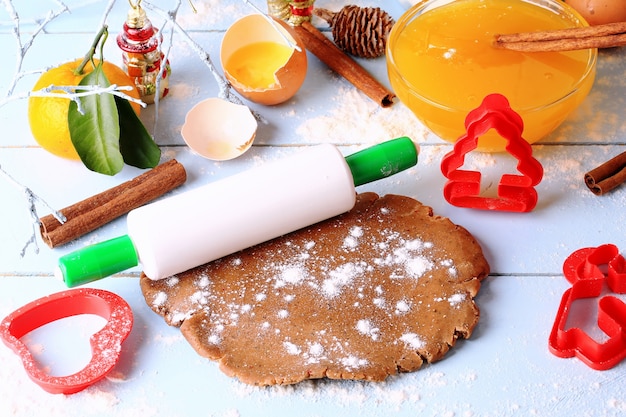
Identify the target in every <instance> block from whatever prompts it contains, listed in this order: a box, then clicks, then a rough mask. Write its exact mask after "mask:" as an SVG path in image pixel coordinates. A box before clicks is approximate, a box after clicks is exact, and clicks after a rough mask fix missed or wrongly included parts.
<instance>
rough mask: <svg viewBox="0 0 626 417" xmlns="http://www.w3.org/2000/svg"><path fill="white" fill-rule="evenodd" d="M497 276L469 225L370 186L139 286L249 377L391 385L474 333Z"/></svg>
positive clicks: (200, 345)
mask: <svg viewBox="0 0 626 417" xmlns="http://www.w3.org/2000/svg"><path fill="white" fill-rule="evenodd" d="M259 221H263V219H259ZM207 239H211V236H207ZM488 273H489V265H488V264H487V261H486V260H485V258H484V256H483V252H482V249H481V247H480V246H479V244H478V243H477V242H476V240H475V239H474V238H473V237H472V236H471V234H470V233H469V232H468V231H467V230H465V229H464V228H462V227H461V226H458V225H455V224H453V223H452V222H451V221H450V220H449V219H447V218H444V217H438V216H433V213H432V209H431V208H430V207H427V206H424V205H422V204H421V203H419V202H417V201H415V200H413V199H411V198H409V197H403V196H398V195H386V196H384V197H382V198H379V196H378V195H376V194H374V193H364V194H360V195H359V196H358V199H357V204H356V206H355V207H354V209H353V210H351V211H350V212H348V213H346V214H344V215H341V216H338V217H335V218H333V219H330V220H327V221H324V222H321V223H319V224H316V225H313V226H310V227H308V228H305V229H302V230H299V231H297V232H294V233H291V234H289V235H286V236H283V237H281V238H277V239H274V240H272V241H270V242H266V243H264V244H261V245H257V246H255V247H253V248H249V249H246V250H243V251H241V252H239V253H236V254H233V255H230V256H227V257H224V258H222V259H220V260H218V261H214V262H211V263H208V264H206V265H202V266H200V267H197V268H194V269H191V270H189V271H186V272H184V273H182V274H179V275H177V276H173V277H170V278H166V279H164V280H161V281H152V280H150V279H149V278H147V277H145V276H142V278H141V288H142V291H143V294H144V296H145V299H146V302H147V304H148V305H149V306H150V307H151V308H152V309H153V310H154V311H156V312H157V313H159V314H160V315H162V316H163V317H164V318H165V321H166V322H167V323H168V324H170V325H173V326H180V329H181V332H182V333H183V335H184V336H185V338H186V339H187V340H188V341H189V343H190V344H191V345H192V346H193V348H194V349H195V350H196V351H197V352H198V353H199V354H200V355H202V356H205V357H207V358H210V359H213V360H216V361H218V362H219V364H220V369H222V371H223V372H225V373H226V374H228V375H231V376H235V377H237V378H239V379H240V380H241V381H243V382H245V383H249V384H255V385H272V384H292V383H297V382H299V381H302V380H305V379H312V378H323V377H327V378H336V379H361V380H371V381H381V380H384V379H385V378H386V377H387V376H388V375H393V374H396V373H398V372H408V371H414V370H417V369H419V368H420V367H421V366H422V364H423V363H425V362H435V361H437V360H439V359H441V358H442V357H443V356H444V355H445V354H446V353H447V352H448V350H449V349H450V348H451V347H452V346H454V344H455V342H456V340H457V338H459V337H462V338H468V337H469V336H470V335H471V333H472V331H473V329H474V327H475V326H476V324H477V323H478V319H479V310H478V308H477V306H476V305H475V303H474V297H475V296H476V294H477V292H478V290H479V288H480V281H481V280H482V279H483V278H485V277H486V276H487V275H488Z"/></svg>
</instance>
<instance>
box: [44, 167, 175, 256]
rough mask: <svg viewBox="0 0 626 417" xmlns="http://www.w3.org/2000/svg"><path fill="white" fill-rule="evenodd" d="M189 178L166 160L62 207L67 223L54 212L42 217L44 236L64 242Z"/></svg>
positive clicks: (52, 242)
mask: <svg viewBox="0 0 626 417" xmlns="http://www.w3.org/2000/svg"><path fill="white" fill-rule="evenodd" d="M186 179H187V173H186V171H185V167H183V166H182V164H180V163H179V162H178V161H176V160H175V159H172V160H170V161H168V162H164V163H162V164H161V165H158V166H156V167H155V168H153V169H151V170H149V171H147V172H145V173H143V174H141V175H139V176H138V177H135V178H133V179H132V180H130V181H127V182H124V183H122V184H120V185H118V186H116V187H113V188H110V189H108V190H106V191H103V192H101V193H99V194H96V195H93V196H91V197H89V198H87V199H85V200H83V201H80V202H78V203H76V204H73V205H71V206H69V207H66V208H64V209H61V210H60V213H61V214H62V215H63V216H65V218H66V221H65V222H64V223H60V222H59V221H58V220H57V219H56V218H55V217H54V216H53V215H52V214H49V215H47V216H44V217H42V218H41V219H40V220H39V222H40V224H39V230H40V232H41V237H42V239H43V241H44V242H45V243H46V244H47V245H48V246H49V247H51V248H54V247H56V246H60V245H63V244H65V243H68V242H70V241H72V240H74V239H77V238H79V237H80V236H83V235H85V234H87V233H89V232H91V231H93V230H95V229H97V228H99V227H101V226H104V225H105V224H107V223H109V222H111V221H112V220H115V219H116V218H118V217H120V216H122V215H124V214H126V213H128V212H129V211H131V210H133V209H135V208H137V207H139V206H142V205H144V204H146V203H148V202H150V201H151V200H154V199H156V198H157V197H159V196H161V195H163V194H165V193H167V192H168V191H170V190H172V189H174V188H176V187H178V186H179V185H181V184H183V183H184V182H185V181H186Z"/></svg>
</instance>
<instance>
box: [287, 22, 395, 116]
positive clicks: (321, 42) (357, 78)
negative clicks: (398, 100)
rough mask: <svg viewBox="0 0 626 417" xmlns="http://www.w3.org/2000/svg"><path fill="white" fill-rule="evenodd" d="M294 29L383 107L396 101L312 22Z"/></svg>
mask: <svg viewBox="0 0 626 417" xmlns="http://www.w3.org/2000/svg"><path fill="white" fill-rule="evenodd" d="M294 29H295V30H296V32H297V33H298V35H300V38H301V39H302V42H304V45H305V47H306V49H308V50H309V51H310V52H311V53H312V54H314V55H315V56H317V57H318V58H319V59H320V60H321V61H322V62H324V63H325V64H326V65H328V66H329V67H330V68H331V69H332V70H334V71H335V72H337V73H338V74H339V75H341V76H342V77H344V78H345V79H346V80H348V81H349V82H350V83H352V84H353V85H354V86H355V87H356V88H358V89H359V90H361V91H362V92H363V93H365V94H366V95H367V96H368V97H369V98H371V99H372V100H374V101H376V102H377V103H378V104H379V105H380V106H381V107H389V106H391V105H392V104H393V103H394V98H395V94H394V93H392V92H391V91H389V90H388V89H387V88H385V86H383V85H382V84H381V83H380V82H379V81H378V80H376V79H375V78H374V77H373V76H372V75H371V74H370V73H369V72H367V71H366V70H365V68H363V67H362V66H361V65H359V64H358V63H357V62H356V61H355V60H353V59H352V58H350V57H349V56H348V55H347V54H346V53H344V52H343V51H342V50H341V49H339V47H337V45H335V44H334V43H333V42H332V41H331V40H330V39H328V38H327V37H326V36H324V34H323V33H322V32H320V31H319V30H318V29H317V28H316V27H315V26H313V25H312V24H311V23H310V22H306V21H305V22H302V24H301V25H298V26H294Z"/></svg>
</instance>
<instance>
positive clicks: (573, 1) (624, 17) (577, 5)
mask: <svg viewBox="0 0 626 417" xmlns="http://www.w3.org/2000/svg"><path fill="white" fill-rule="evenodd" d="M565 3H567V4H569V5H570V6H572V7H573V8H574V9H576V11H578V13H580V14H581V15H582V17H583V18H584V19H585V20H586V21H587V23H589V24H590V25H592V26H593V25H601V24H604V23H614V22H624V21H626V1H625V0H565Z"/></svg>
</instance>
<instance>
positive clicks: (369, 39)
mask: <svg viewBox="0 0 626 417" xmlns="http://www.w3.org/2000/svg"><path fill="white" fill-rule="evenodd" d="M313 12H314V13H315V14H316V15H317V16H319V17H321V18H322V19H324V20H326V22H328V24H329V25H330V27H331V30H332V35H333V40H334V42H335V44H336V45H337V46H338V47H339V48H341V49H343V50H344V51H346V52H347V53H349V54H352V55H354V56H358V57H361V58H376V57H379V56H381V55H384V53H385V46H386V44H387V36H388V35H389V31H391V27H392V26H393V24H394V20H393V18H392V17H391V16H390V15H389V14H387V12H385V11H383V10H381V9H380V7H359V6H354V5H350V6H344V7H343V8H342V9H341V10H340V11H339V12H337V13H334V12H331V11H329V10H326V9H317V8H316V9H314V11H313Z"/></svg>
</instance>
